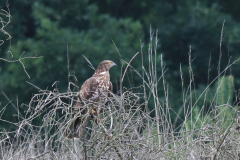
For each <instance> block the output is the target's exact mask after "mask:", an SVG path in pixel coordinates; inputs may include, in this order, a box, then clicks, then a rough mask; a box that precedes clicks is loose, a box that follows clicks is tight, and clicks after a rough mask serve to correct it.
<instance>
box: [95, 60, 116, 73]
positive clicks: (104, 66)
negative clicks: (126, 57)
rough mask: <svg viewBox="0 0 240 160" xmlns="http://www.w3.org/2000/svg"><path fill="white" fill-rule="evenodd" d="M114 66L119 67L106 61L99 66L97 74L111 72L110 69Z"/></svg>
mask: <svg viewBox="0 0 240 160" xmlns="http://www.w3.org/2000/svg"><path fill="white" fill-rule="evenodd" d="M113 66H117V65H116V63H114V62H113V61H110V60H104V61H102V62H101V63H100V64H99V65H98V68H97V70H96V72H98V73H101V72H106V71H109V69H110V68H111V67H113Z"/></svg>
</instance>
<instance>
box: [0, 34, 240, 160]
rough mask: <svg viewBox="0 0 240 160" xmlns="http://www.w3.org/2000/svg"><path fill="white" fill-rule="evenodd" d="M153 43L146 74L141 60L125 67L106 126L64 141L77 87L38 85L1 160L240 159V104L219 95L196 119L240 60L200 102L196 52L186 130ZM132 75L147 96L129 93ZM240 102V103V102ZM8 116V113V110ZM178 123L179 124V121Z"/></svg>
mask: <svg viewBox="0 0 240 160" xmlns="http://www.w3.org/2000/svg"><path fill="white" fill-rule="evenodd" d="M3 31H4V30H3ZM153 37H154V36H153V35H151V39H150V40H151V42H150V44H149V49H148V61H149V66H148V67H147V69H146V68H145V67H144V65H143V63H142V71H137V70H135V69H134V68H133V67H132V66H131V63H130V62H131V61H133V60H134V57H135V56H136V55H137V54H136V55H135V56H134V57H133V59H132V60H131V61H130V62H129V63H127V62H125V61H123V60H122V62H123V63H126V64H127V67H126V69H125V70H124V71H123V72H122V73H123V76H122V78H121V84H120V91H119V92H118V93H117V94H113V97H112V98H109V101H111V103H110V104H109V105H108V106H107V107H105V108H103V111H102V113H101V114H100V115H99V116H100V118H101V119H102V121H101V122H100V123H98V124H96V123H94V122H93V120H91V121H89V127H88V128H87V131H86V133H85V135H84V136H83V137H82V138H81V139H73V140H68V139H66V138H65V137H64V136H63V132H64V129H65V126H66V125H69V124H70V122H71V121H72V119H71V117H72V116H71V115H72V108H73V107H74V104H75V100H76V97H77V96H78V93H76V92H73V91H72V90H74V88H75V87H76V85H75V84H73V83H69V87H68V88H69V90H68V92H66V93H60V92H59V91H58V90H57V89H54V90H52V91H50V90H42V89H40V88H38V87H37V86H34V87H36V88H37V89H38V90H39V93H38V94H35V95H34V96H33V97H32V99H31V101H30V103H29V105H28V110H27V111H26V112H25V114H24V115H21V114H19V115H18V118H19V122H18V123H16V124H14V125H15V126H17V129H16V130H15V131H12V132H9V131H6V130H2V131H1V132H0V159H3V160H5V159H7V160H16V159H20V160H21V159H22V160H26V159H28V160H30V159H54V160H55V159H74V160H75V159H76V160H78V159H85V160H87V159H94V160H95V159H132V160H135V159H136V160H137V159H139V160H144V159H154V160H155V159H161V160H164V159H191V160H192V159H196V160H206V159H239V158H240V154H239V153H240V143H239V141H240V136H239V135H240V133H239V130H240V124H239V121H240V119H239V118H240V117H239V108H238V104H234V105H231V104H229V103H223V104H218V103H216V102H217V101H218V99H219V97H218V93H217V92H216V93H215V96H213V99H212V103H211V105H210V106H208V107H209V110H208V112H204V107H205V106H201V109H200V110H199V111H197V112H195V109H196V108H199V106H197V103H198V101H199V99H200V98H202V97H205V98H204V101H206V99H207V94H208V91H209V88H210V87H211V86H212V85H213V84H214V83H215V81H216V80H218V79H219V77H220V76H224V75H225V73H226V70H228V69H229V68H230V67H231V66H232V65H233V64H234V63H235V62H236V61H235V62H233V63H229V65H228V66H227V67H226V69H224V70H223V71H222V72H220V68H219V76H218V77H216V79H215V80H214V81H213V82H211V83H210V84H209V86H207V88H206V89H205V90H204V91H203V92H202V93H201V94H200V95H199V97H197V98H196V99H195V100H194V98H193V95H194V94H195V89H194V88H195V87H194V81H193V79H194V78H193V73H192V69H191V62H192V60H191V51H190V52H189V75H190V76H189V77H190V84H189V85H188V87H187V88H186V89H185V88H184V87H183V93H182V95H179V96H182V97H183V104H180V105H179V106H182V111H183V112H184V118H183V120H182V124H181V125H180V126H178V128H176V127H175V122H172V120H171V117H172V116H173V115H171V112H170V111H171V110H173V109H172V108H171V106H170V105H169V97H170V96H171V95H169V92H168V83H167V82H166V80H165V78H164V74H165V72H166V70H165V66H164V63H163V59H162V57H161V56H160V58H159V57H158V54H157V51H156V48H157V36H156V39H155V40H153ZM153 42H154V44H153ZM141 55H142V62H143V60H144V59H146V57H144V56H143V53H142V52H141ZM158 59H159V60H158ZM219 63H220V61H219ZM157 64H160V66H158V65H157ZM219 66H220V65H219ZM159 67H161V69H162V72H161V75H160V76H158V75H157V68H159ZM128 68H131V69H132V70H133V71H134V72H135V73H136V74H137V75H138V76H139V77H141V78H142V80H143V85H142V86H140V87H141V88H143V92H142V93H134V92H132V89H126V88H123V87H122V81H123V80H124V78H125V73H126V70H127V69H128ZM180 73H182V72H181V69H180ZM181 76H182V74H181ZM160 82H162V85H160ZM182 84H183V81H182ZM182 86H184V85H182ZM56 88H57V87H56ZM159 88H163V90H164V95H165V99H164V100H161V101H160V100H159V96H158V93H159V91H158V90H159ZM235 97H236V101H238V97H239V96H238V95H236V96H235ZM150 100H151V101H153V103H151V104H154V109H153V110H150V106H149V104H150V102H149V101H150ZM99 103H102V102H99ZM100 105H101V104H99V106H100ZM85 107H87V106H85ZM152 112H154V113H155V118H152V117H151V116H150V113H152ZM0 113H1V115H2V114H4V110H1V111H0ZM226 113H227V114H226ZM85 116H86V115H85ZM174 116H176V117H178V118H179V115H178V114H177V115H174ZM0 121H5V120H3V119H0ZM9 123H11V122H9Z"/></svg>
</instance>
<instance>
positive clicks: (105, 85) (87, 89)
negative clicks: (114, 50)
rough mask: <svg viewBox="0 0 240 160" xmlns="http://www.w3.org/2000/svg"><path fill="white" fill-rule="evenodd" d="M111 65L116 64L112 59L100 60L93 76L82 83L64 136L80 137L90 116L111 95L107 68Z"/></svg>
mask: <svg viewBox="0 0 240 160" xmlns="http://www.w3.org/2000/svg"><path fill="white" fill-rule="evenodd" d="M113 66H116V64H115V63H114V62H113V61H110V60H104V61H102V62H101V63H100V64H99V66H98V68H97V70H96V71H95V73H94V74H93V76H92V77H91V78H89V79H87V80H86V81H85V82H84V83H83V85H82V87H81V89H80V91H79V97H78V99H77V103H76V104H75V107H74V111H73V118H72V119H71V121H70V123H69V124H67V127H66V128H65V133H64V135H65V137H67V138H69V139H71V138H81V137H82V136H83V135H84V132H85V130H86V127H87V125H88V121H89V120H90V118H91V117H95V116H96V117H97V115H98V114H99V113H100V111H101V108H102V105H104V104H106V103H107V101H108V100H107V97H111V93H110V92H112V90H113V86H112V83H111V81H110V74H109V69H110V68H111V67H113ZM96 106H97V107H96Z"/></svg>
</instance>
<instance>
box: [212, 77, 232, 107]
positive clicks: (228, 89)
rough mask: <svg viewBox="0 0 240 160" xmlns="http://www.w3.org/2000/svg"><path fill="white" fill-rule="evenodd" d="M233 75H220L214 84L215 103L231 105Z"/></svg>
mask: <svg viewBox="0 0 240 160" xmlns="http://www.w3.org/2000/svg"><path fill="white" fill-rule="evenodd" d="M233 79H234V78H233V76H232V75H230V76H222V77H220V78H219V79H218V81H217V83H216V84H215V88H216V94H217V105H218V106H220V105H232V102H233V94H234V87H233V86H234V83H233Z"/></svg>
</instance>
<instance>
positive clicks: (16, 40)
mask: <svg viewBox="0 0 240 160" xmlns="http://www.w3.org/2000/svg"><path fill="white" fill-rule="evenodd" d="M8 3H9V6H10V11H11V16H12V22H11V23H10V25H9V26H8V27H7V28H6V31H8V32H9V34H10V35H11V36H12V37H13V38H12V39H11V47H10V50H11V51H12V53H13V55H14V57H13V58H11V56H10V54H9V53H8V52H7V51H8V49H9V45H10V43H9V41H7V40H5V39H6V38H7V37H6V36H5V35H3V33H1V35H0V36H1V39H3V40H5V43H4V44H3V45H2V46H1V50H0V57H1V58H6V59H8V60H13V59H18V58H19V57H20V55H21V54H22V53H23V52H25V54H24V56H35V55H38V56H43V58H40V59H27V60H23V63H24V65H25V67H26V70H27V72H28V73H29V75H30V77H31V78H30V79H29V78H28V77H27V75H26V74H25V72H24V70H23V67H22V66H21V64H20V63H7V62H4V61H0V67H1V72H0V91H1V93H0V109H2V108H3V107H5V106H6V105H7V109H6V110H5V112H4V114H3V115H2V116H1V118H2V119H8V120H11V121H17V117H13V115H14V114H16V113H17V112H16V110H15V109H14V108H13V107H12V105H10V104H8V100H7V99H6V98H5V97H4V96H3V94H2V92H4V93H5V94H6V95H7V96H8V97H9V98H10V100H12V102H13V103H14V104H15V105H16V106H18V107H20V111H21V112H22V113H23V114H24V110H26V109H27V108H28V107H27V105H28V103H29V101H30V99H31V97H32V96H33V95H34V94H35V93H38V91H37V90H36V89H35V88H34V87H32V86H31V85H29V84H27V83H26V81H29V82H31V83H33V84H34V85H36V86H38V87H40V88H41V89H50V90H52V84H53V83H54V82H55V81H58V89H59V91H60V92H67V87H68V82H69V80H70V81H72V82H75V80H74V78H73V76H71V77H70V78H68V67H67V53H68V54H69V62H70V72H69V74H70V75H74V76H76V78H77V80H78V81H77V82H76V83H77V85H78V86H81V84H82V83H83V82H84V81H85V80H86V79H87V78H88V77H90V76H91V75H92V74H93V72H94V71H93V70H92V69H91V68H89V67H88V63H87V62H86V61H85V59H84V58H83V57H82V54H83V55H85V56H86V57H87V58H88V59H89V60H90V61H91V62H92V64H93V65H94V67H95V68H96V67H97V65H98V64H99V62H101V61H102V60H105V59H110V60H113V61H114V62H115V63H117V64H118V67H115V68H112V69H111V80H112V82H113V85H114V88H115V89H114V92H115V93H116V92H117V88H118V86H119V82H120V75H121V62H120V60H119V59H120V58H122V59H124V60H125V61H129V60H130V59H131V58H132V56H133V55H134V54H135V53H137V52H140V51H141V42H144V44H145V45H144V47H143V52H144V54H143V56H144V59H145V60H146V61H145V62H144V63H145V67H146V68H148V61H147V58H148V55H147V49H148V43H149V36H150V28H151V29H152V31H153V32H156V30H158V38H159V43H158V48H157V53H158V55H160V54H162V55H163V60H164V62H165V63H166V68H168V70H167V72H166V74H165V77H166V80H167V82H168V83H169V104H170V106H171V108H173V109H174V110H176V111H178V109H179V108H180V107H181V106H182V85H181V78H180V73H179V72H180V64H181V68H182V71H183V76H184V85H185V86H184V87H187V86H188V84H189V71H188V69H189V65H188V63H189V58H188V53H189V46H191V54H192V60H193V61H192V68H193V72H194V82H195V87H196V89H197V90H198V91H199V92H200V91H202V90H203V89H204V88H205V87H206V86H207V84H208V82H211V80H213V79H214V78H215V77H216V76H217V75H218V72H217V66H218V62H219V53H220V35H221V30H222V25H223V22H224V20H225V24H224V34H223V42H222V59H221V70H223V69H224V68H225V67H226V66H227V64H228V62H229V60H230V61H233V60H236V59H238V58H239V57H240V54H239V51H240V43H239V42H240V25H239V21H240V1H235V0H230V1H226V0H212V1H209V0H201V1H200V0H199V1H193V0H169V1H166V0H158V1H149V0H141V1H139V0H116V1H111V0H101V1H99V0H51V1H50V0H35V1H30V0H9V2H8ZM0 8H2V9H6V1H5V0H0ZM112 40H113V41H114V42H115V44H116V46H117V47H118V50H119V52H120V53H121V57H120V56H119V54H118V52H117V50H116V48H115V46H114V44H113V42H112ZM140 41H141V42H140ZM210 56H211V64H210V67H209V59H210ZM157 62H158V64H157V65H158V69H157V70H158V75H159V76H160V75H161V68H160V58H159V57H158V58H157ZM132 65H133V67H135V68H136V69H137V70H139V71H141V56H140V55H138V56H137V57H136V59H135V60H133V62H132ZM209 69H211V70H210V74H209V75H210V76H208V71H209ZM239 70H240V67H239V64H236V65H234V66H232V67H231V68H230V70H229V71H228V72H227V74H232V75H233V76H234V78H235V80H234V81H235V89H236V90H238V88H239V84H240V76H239ZM128 76H129V79H130V80H128V78H126V80H125V81H124V86H125V87H130V86H131V87H132V86H136V87H137V86H140V85H142V80H141V79H140V78H139V77H138V76H136V74H134V73H132V76H131V72H128ZM161 85H162V82H161V81H160V82H159V86H160V87H159V88H160V90H159V99H160V100H162V99H164V98H163V97H164V93H163V90H162V87H161ZM136 92H142V90H140V89H139V90H137V91H136ZM23 103H24V104H26V105H24V106H21V104H23ZM199 106H201V104H199ZM149 108H151V109H153V105H152V104H151V102H150V103H149ZM173 118H174V117H173Z"/></svg>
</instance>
